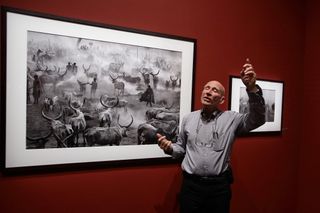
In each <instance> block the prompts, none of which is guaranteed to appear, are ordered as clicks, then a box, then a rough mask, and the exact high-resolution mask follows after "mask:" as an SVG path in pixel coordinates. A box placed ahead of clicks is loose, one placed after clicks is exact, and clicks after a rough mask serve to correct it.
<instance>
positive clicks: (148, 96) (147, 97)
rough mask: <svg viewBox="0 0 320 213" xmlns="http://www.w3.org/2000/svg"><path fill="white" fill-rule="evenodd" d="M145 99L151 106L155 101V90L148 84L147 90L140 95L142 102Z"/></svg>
mask: <svg viewBox="0 0 320 213" xmlns="http://www.w3.org/2000/svg"><path fill="white" fill-rule="evenodd" d="M142 101H145V102H147V104H146V106H148V105H149V106H151V107H152V103H154V94H153V90H152V88H151V87H150V85H148V87H147V89H146V91H145V92H144V93H142V95H141V97H140V102H142Z"/></svg>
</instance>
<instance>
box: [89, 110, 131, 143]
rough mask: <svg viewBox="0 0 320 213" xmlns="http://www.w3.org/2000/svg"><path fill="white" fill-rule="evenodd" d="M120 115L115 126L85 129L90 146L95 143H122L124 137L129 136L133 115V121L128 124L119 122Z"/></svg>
mask: <svg viewBox="0 0 320 213" xmlns="http://www.w3.org/2000/svg"><path fill="white" fill-rule="evenodd" d="M119 118H120V115H118V120H117V121H118V126H113V127H92V128H89V129H87V130H86V131H85V138H86V141H87V144H88V146H93V145H95V144H96V145H100V146H105V145H110V146H112V145H117V146H118V145H120V142H121V140H122V138H123V137H127V131H128V128H129V127H130V126H131V124H132V123H133V117H132V115H131V121H130V123H129V124H128V125H121V124H120V123H119Z"/></svg>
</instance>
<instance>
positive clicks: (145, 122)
mask: <svg viewBox="0 0 320 213" xmlns="http://www.w3.org/2000/svg"><path fill="white" fill-rule="evenodd" d="M2 21H3V25H2V71H1V85H2V86H1V125H2V127H1V136H2V137H1V142H2V143H3V146H2V151H3V158H2V159H3V167H4V170H6V171H9V170H15V169H20V170H21V169H31V170H32V169H37V168H50V167H60V166H66V167H68V165H71V166H76V165H88V166H90V167H91V166H93V165H98V164H100V165H101V164H103V165H115V164H117V165H118V164H121V163H122V162H125V163H127V162H138V163H139V162H143V161H145V162H155V161H157V160H160V161H161V162H162V160H165V159H166V161H170V160H169V159H170V158H169V156H168V155H165V154H164V153H163V151H162V150H161V149H160V148H159V147H158V145H157V140H156V133H161V134H163V135H166V137H167V138H168V139H171V140H172V141H173V142H175V140H176V135H177V133H178V131H179V126H180V118H181V117H182V116H184V115H185V114H186V113H188V112H190V111H191V109H192V96H193V75H194V68H195V49H196V40H195V39H192V38H186V37H180V36H173V35H166V34H160V33H154V32H147V31H140V30H136V29H128V28H123V27H116V26H109V25H103V24H97V23H91V22H87V21H81V20H70V19H67V18H63V17H56V16H52V15H46V14H40V13H35V12H29V11H21V10H17V9H13V8H2Z"/></svg>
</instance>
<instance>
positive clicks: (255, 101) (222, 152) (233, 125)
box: [157, 59, 265, 213]
mask: <svg viewBox="0 0 320 213" xmlns="http://www.w3.org/2000/svg"><path fill="white" fill-rule="evenodd" d="M240 76H241V79H242V82H243V83H244V85H245V86H246V91H247V93H248V96H249V101H248V102H249V105H250V107H249V112H248V113H245V114H241V113H238V112H232V111H221V110H219V105H220V104H222V103H223V102H224V101H225V88H224V86H223V85H222V84H221V83H220V82H218V81H209V82H208V83H206V84H205V86H204V88H203V91H202V94H201V103H202V109H201V110H197V111H194V112H191V113H189V114H188V115H186V116H185V117H184V118H183V120H182V125H181V130H180V132H179V136H178V140H177V142H176V143H172V142H171V141H169V140H167V139H166V137H165V136H163V135H160V134H157V137H158V144H159V146H160V148H161V149H163V150H164V152H165V153H166V154H169V155H171V156H172V157H173V158H176V159H177V158H183V161H182V165H181V168H182V173H183V181H182V186H181V193H180V198H179V199H180V210H181V212H182V213H187V212H189V213H191V212H193V213H196V212H215V213H228V212H229V209H230V201H231V184H232V183H233V176H232V171H231V163H230V157H231V151H232V145H233V143H234V141H235V138H236V136H238V135H241V134H245V133H248V132H249V131H251V130H253V129H255V128H257V127H259V126H261V125H263V124H264V123H265V102H264V98H263V97H262V89H261V88H260V87H259V86H258V85H256V73H255V71H254V69H253V66H252V65H251V63H250V62H249V60H248V59H247V61H246V63H245V64H244V65H243V69H242V70H241V72H240Z"/></svg>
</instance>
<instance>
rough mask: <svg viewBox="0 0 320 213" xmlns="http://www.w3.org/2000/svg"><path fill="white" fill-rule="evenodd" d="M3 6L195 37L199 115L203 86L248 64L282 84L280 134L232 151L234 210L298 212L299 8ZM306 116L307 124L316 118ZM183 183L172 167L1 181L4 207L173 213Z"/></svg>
mask: <svg viewBox="0 0 320 213" xmlns="http://www.w3.org/2000/svg"><path fill="white" fill-rule="evenodd" d="M1 6H10V7H15V8H19V9H25V10H32V11H36V12H42V13H48V14H53V15H56V16H63V17H67V18H72V19H81V20H89V21H91V22H98V23H105V24H111V25H117V26H123V27H129V28H136V29H140V30H147V31H153V32H160V33H165V34H172V35H179V36H184V37H191V38H195V39H197V44H198V46H197V58H196V73H195V91H196V92H195V94H194V106H195V109H199V108H200V107H201V106H200V103H199V98H200V92H201V89H202V85H203V84H204V83H205V82H206V81H207V80H208V79H218V80H219V81H221V82H222V83H223V84H224V85H225V86H226V88H228V87H229V82H228V79H229V76H230V75H238V74H239V71H240V69H241V66H242V65H243V63H244V62H245V59H246V58H247V57H249V58H250V60H251V62H252V63H253V65H254V67H255V70H256V72H257V74H258V77H259V78H263V79H270V80H283V81H284V82H285V90H284V106H283V109H284V111H283V133H282V135H275V136H265V135H259V136H255V137H246V138H240V139H238V140H237V142H236V144H235V145H234V152H233V155H232V166H233V170H234V175H235V183H234V184H233V198H232V212H237V213H239V212H255V213H256V212H270V213H277V212H279V213H283V212H296V209H297V205H298V195H297V191H298V183H300V186H303V185H302V184H303V183H302V182H298V176H299V175H298V174H299V173H298V167H297V165H298V164H299V157H298V156H299V147H300V146H301V143H300V142H301V139H302V133H301V128H302V126H301V123H302V121H303V120H302V117H301V116H300V114H301V106H300V104H301V103H299V104H298V103H297V97H302V96H303V90H302V89H301V87H302V83H301V79H302V74H301V72H302V70H303V68H304V66H303V62H304V39H305V37H304V36H305V35H304V34H305V19H304V1H302V0H293V1H292V0H290V1H289V0H271V1H270V0H269V1H254V0H226V1H217V0H199V1H183V0H176V1H171V0H161V1H156V2H153V1H149V0H140V1H134V0H117V1H115V0H107V1H99V0H91V1H85V2H81V3H80V2H79V1H74V0H69V1H65V0H56V1H49V0H41V1H40V0H30V1H24V0H7V1H6V0H2V1H1ZM310 40H312V39H310ZM309 45H310V44H309ZM314 67H315V66H312V67H311V68H314ZM311 78H312V77H310V79H311ZM228 101H229V100H227V102H226V103H225V105H223V106H222V108H223V109H227V106H228ZM311 116H312V115H311V114H310V115H309V117H310V120H308V121H314V120H312V118H311ZM308 151H310V150H306V151H305V152H303V153H302V154H301V155H302V156H303V157H305V156H306V155H307V154H306V153H307V152H308ZM310 160H311V159H310V158H308V159H307V160H306V163H309V162H310ZM300 168H301V166H300ZM299 171H304V170H303V169H302V170H299ZM303 181H307V180H306V179H303ZM180 183H181V174H180V166H179V165H178V164H163V165H159V164H158V165H147V166H144V165H135V166H123V167H115V168H109V167H106V168H100V169H90V170H79V171H64V172H48V173H42V174H31V175H19V176H5V175H3V174H1V176H0V209H1V210H2V211H3V212H22V211H25V210H26V209H32V211H33V212H88V211H95V212H145V213H149V212H166V213H168V212H177V211H178V203H177V195H178V191H179V185H180ZM301 188H302V187H300V189H301ZM307 193H308V191H305V194H307ZM300 199H302V200H303V198H300ZM306 202H307V201H305V202H303V203H302V204H301V205H302V207H303V205H304V204H305V203H306Z"/></svg>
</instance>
